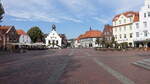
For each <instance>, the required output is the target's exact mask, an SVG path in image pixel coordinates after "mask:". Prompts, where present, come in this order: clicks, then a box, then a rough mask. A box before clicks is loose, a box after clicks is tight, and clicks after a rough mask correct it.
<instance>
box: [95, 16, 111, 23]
mask: <svg viewBox="0 0 150 84" xmlns="http://www.w3.org/2000/svg"><path fill="white" fill-rule="evenodd" d="M93 19H95V20H97V21H98V22H100V23H101V24H108V22H109V20H110V19H106V18H99V17H94V18H93Z"/></svg>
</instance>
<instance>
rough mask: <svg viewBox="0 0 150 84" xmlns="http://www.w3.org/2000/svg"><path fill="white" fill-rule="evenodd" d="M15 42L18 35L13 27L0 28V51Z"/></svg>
mask: <svg viewBox="0 0 150 84" xmlns="http://www.w3.org/2000/svg"><path fill="white" fill-rule="evenodd" d="M17 42H18V34H17V32H16V29H15V27H14V26H0V49H6V48H8V44H10V43H17Z"/></svg>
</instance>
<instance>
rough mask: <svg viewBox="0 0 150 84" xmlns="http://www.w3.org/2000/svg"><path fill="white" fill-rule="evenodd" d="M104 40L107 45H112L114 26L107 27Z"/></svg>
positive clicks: (104, 31)
mask: <svg viewBox="0 0 150 84" xmlns="http://www.w3.org/2000/svg"><path fill="white" fill-rule="evenodd" d="M103 38H104V40H105V41H106V42H107V43H110V42H111V41H112V38H113V31H112V26H110V25H105V27H104V30H103Z"/></svg>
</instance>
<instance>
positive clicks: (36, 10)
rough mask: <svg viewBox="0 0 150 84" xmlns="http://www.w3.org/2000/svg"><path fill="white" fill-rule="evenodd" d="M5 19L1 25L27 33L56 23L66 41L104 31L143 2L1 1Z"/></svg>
mask: <svg viewBox="0 0 150 84" xmlns="http://www.w3.org/2000/svg"><path fill="white" fill-rule="evenodd" d="M2 3H3V6H4V9H5V12H6V13H5V16H4V19H3V22H2V23H0V24H1V25H14V26H15V27H16V29H23V30H25V31H27V30H28V29H30V28H31V27H33V26H39V27H40V28H41V29H42V31H43V32H44V33H49V32H50V31H51V25H52V24H56V27H57V31H58V32H59V33H65V34H66V35H67V37H68V38H76V37H77V36H78V35H80V34H82V33H84V32H85V31H87V30H89V28H90V26H92V29H97V30H103V26H104V24H112V22H111V21H112V18H113V17H114V16H115V15H116V14H118V13H121V12H125V11H139V9H140V7H141V6H142V5H143V4H144V0H2Z"/></svg>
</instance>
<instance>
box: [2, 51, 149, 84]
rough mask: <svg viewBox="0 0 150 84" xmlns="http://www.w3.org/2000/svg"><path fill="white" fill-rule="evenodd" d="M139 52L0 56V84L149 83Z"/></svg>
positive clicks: (35, 53) (55, 52)
mask: <svg viewBox="0 0 150 84" xmlns="http://www.w3.org/2000/svg"><path fill="white" fill-rule="evenodd" d="M146 58H150V52H143V51H127V52H122V51H105V52H104V51H95V50H94V49H62V50H43V51H29V52H27V53H24V54H10V55H5V56H0V84H150V71H148V70H145V69H143V68H141V67H137V66H134V65H133V64H132V63H133V62H135V61H138V60H142V59H146Z"/></svg>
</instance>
